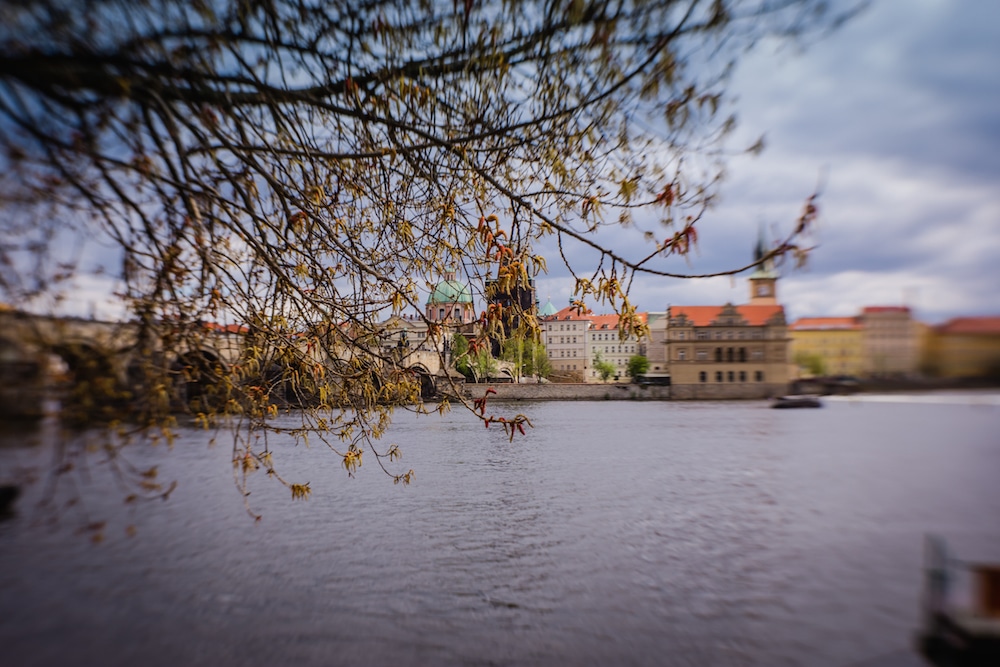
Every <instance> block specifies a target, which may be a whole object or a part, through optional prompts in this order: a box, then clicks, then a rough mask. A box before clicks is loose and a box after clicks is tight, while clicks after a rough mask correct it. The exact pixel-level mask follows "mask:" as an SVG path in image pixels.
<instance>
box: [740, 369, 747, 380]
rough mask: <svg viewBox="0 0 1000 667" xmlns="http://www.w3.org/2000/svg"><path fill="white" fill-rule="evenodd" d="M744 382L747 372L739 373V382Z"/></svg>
mask: <svg viewBox="0 0 1000 667" xmlns="http://www.w3.org/2000/svg"><path fill="white" fill-rule="evenodd" d="M746 381H747V372H746V371H740V382H746Z"/></svg>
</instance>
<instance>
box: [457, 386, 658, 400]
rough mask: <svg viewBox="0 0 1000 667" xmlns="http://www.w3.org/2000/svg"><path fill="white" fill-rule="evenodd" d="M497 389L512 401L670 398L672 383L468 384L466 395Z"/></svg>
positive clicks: (499, 395) (500, 397) (498, 396)
mask: <svg viewBox="0 0 1000 667" xmlns="http://www.w3.org/2000/svg"><path fill="white" fill-rule="evenodd" d="M490 387H492V388H493V389H495V390H496V394H493V395H492V396H491V397H490V399H491V400H501V401H502V400H510V401H666V400H669V399H670V387H668V386H655V385H654V386H647V385H638V384H625V383H608V384H587V383H583V382H581V383H551V384H486V383H482V384H466V385H464V386H463V387H462V395H463V396H465V397H466V398H473V399H474V398H479V397H480V396H482V395H483V394H484V393H485V392H486V390H487V389H488V388H490Z"/></svg>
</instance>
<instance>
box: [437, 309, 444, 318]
mask: <svg viewBox="0 0 1000 667" xmlns="http://www.w3.org/2000/svg"><path fill="white" fill-rule="evenodd" d="M438 319H439V320H443V319H444V308H438Z"/></svg>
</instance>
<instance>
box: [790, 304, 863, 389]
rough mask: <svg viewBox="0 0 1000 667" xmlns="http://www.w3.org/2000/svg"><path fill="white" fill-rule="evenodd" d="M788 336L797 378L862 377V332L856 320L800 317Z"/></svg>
mask: <svg viewBox="0 0 1000 667" xmlns="http://www.w3.org/2000/svg"><path fill="white" fill-rule="evenodd" d="M788 332H789V338H790V339H791V358H792V361H794V362H795V364H796V365H797V366H798V373H799V377H809V376H812V375H819V376H828V375H842V376H853V377H856V376H860V375H863V374H864V373H865V341H864V332H863V329H862V326H861V322H860V321H859V320H858V318H857V317H803V318H800V319H798V320H796V321H795V322H794V323H793V324H792V325H791V326H790V327H789V328H788ZM815 360H818V361H819V363H818V364H817V363H816V361H815ZM816 366H819V369H817V368H816Z"/></svg>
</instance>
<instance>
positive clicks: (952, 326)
mask: <svg viewBox="0 0 1000 667" xmlns="http://www.w3.org/2000/svg"><path fill="white" fill-rule="evenodd" d="M934 330H935V331H937V332H938V333H943V334H972V335H1000V317H956V318H955V319H952V320H948V321H947V322H945V323H944V324H941V325H939V326H936V327H934Z"/></svg>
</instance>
